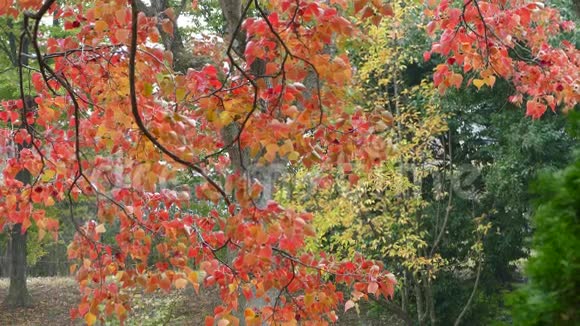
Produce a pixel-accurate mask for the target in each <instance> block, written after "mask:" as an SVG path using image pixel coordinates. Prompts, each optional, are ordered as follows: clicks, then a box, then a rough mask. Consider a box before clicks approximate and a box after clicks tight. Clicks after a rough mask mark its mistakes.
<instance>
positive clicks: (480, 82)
mask: <svg viewBox="0 0 580 326" xmlns="http://www.w3.org/2000/svg"><path fill="white" fill-rule="evenodd" d="M484 84H485V80H482V79H474V80H473V85H474V86H475V87H477V89H480V88H481V86H483V85H484Z"/></svg>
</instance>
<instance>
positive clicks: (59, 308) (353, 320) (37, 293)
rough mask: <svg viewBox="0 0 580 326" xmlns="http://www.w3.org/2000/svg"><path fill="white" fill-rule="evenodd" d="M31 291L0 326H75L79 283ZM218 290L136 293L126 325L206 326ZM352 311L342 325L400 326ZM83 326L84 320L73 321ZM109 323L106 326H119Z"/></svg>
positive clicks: (2, 289) (35, 285) (4, 289)
mask: <svg viewBox="0 0 580 326" xmlns="http://www.w3.org/2000/svg"><path fill="white" fill-rule="evenodd" d="M8 286H9V281H8V279H0V302H3V301H4V299H5V298H6V296H7V295H8ZM28 290H29V291H30V294H31V295H32V298H33V301H34V304H33V306H32V307H29V308H18V309H9V308H7V307H5V306H3V305H0V325H2V326H12V325H27V326H28V325H30V326H33V325H34V326H36V325H43V326H61V325H69V324H71V320H70V314H69V311H70V309H71V308H73V307H75V306H76V305H77V304H78V302H79V297H80V296H79V291H78V284H77V283H76V282H75V280H74V279H72V278H68V277H35V278H29V279H28ZM218 300H219V298H218V295H217V293H216V292H215V289H203V288H201V289H200V293H199V295H197V294H195V292H194V291H193V290H192V289H185V290H181V291H172V292H171V293H169V294H167V293H164V292H154V293H134V294H133V311H132V312H131V313H130V314H129V318H128V320H127V322H126V325H143V326H145V325H151V326H154V325H203V324H204V321H205V316H208V315H212V314H213V307H215V306H216V305H218V304H219V301H218ZM354 310H355V309H352V310H351V311H349V312H348V313H347V314H346V315H343V314H340V313H339V316H340V317H339V318H340V319H339V323H338V325H365V326H373V325H399V323H398V322H397V321H396V320H394V319H395V318H393V316H388V315H386V314H381V313H380V311H379V310H377V309H372V308H370V307H367V306H363V307H361V311H360V315H357V313H356V312H355V311H354ZM72 324H73V325H82V324H83V323H82V320H76V321H72ZM118 324H119V322H118V321H109V322H107V323H106V325H118Z"/></svg>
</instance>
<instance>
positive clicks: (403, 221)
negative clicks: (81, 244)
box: [0, 0, 580, 325]
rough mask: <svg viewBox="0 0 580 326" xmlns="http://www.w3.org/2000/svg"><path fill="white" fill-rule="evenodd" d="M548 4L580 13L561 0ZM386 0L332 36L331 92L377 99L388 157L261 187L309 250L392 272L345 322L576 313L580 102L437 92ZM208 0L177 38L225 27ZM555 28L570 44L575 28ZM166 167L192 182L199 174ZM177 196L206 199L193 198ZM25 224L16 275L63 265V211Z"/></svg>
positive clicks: (570, 15)
mask: <svg viewBox="0 0 580 326" xmlns="http://www.w3.org/2000/svg"><path fill="white" fill-rule="evenodd" d="M548 4H549V5H552V6H554V7H557V8H558V9H559V10H560V11H561V14H562V16H563V17H564V18H566V19H570V20H572V21H575V22H576V25H577V26H578V25H579V24H580V15H579V13H578V8H576V7H575V6H576V4H575V3H574V1H573V0H551V1H549V2H548ZM391 5H392V10H393V13H394V15H393V16H391V17H388V18H387V17H385V18H383V19H382V21H381V22H380V23H379V24H376V25H373V24H371V23H369V22H365V21H361V22H359V23H360V24H368V26H367V28H368V29H367V30H368V35H364V37H361V38H359V39H356V40H355V39H350V40H346V41H345V42H346V44H341V45H340V46H341V47H344V48H346V52H347V53H348V56H349V59H350V61H351V63H352V65H353V66H354V69H355V70H356V71H357V74H356V76H357V78H358V79H357V80H356V85H357V86H356V87H355V88H352V89H348V90H346V92H345V94H343V96H345V97H348V98H350V99H352V102H353V103H355V104H356V106H358V107H360V108H362V109H363V110H379V111H380V112H381V114H382V119H383V120H382V124H383V129H382V130H380V134H381V136H382V137H384V139H388V141H389V142H390V143H389V146H388V147H387V148H386V149H384V150H386V151H388V153H386V154H387V159H385V160H384V161H382V162H381V163H380V164H379V165H378V166H375V167H372V169H370V171H369V172H367V171H366V170H365V169H364V167H361V166H358V165H351V164H348V163H345V164H342V166H341V169H339V170H338V171H335V172H333V173H334V175H333V177H334V179H333V180H330V179H329V178H328V176H327V174H326V173H323V171H321V169H322V168H320V169H318V168H311V167H306V166H301V165H299V164H293V165H292V166H290V167H289V168H287V169H284V170H283V171H277V172H279V175H278V178H277V182H276V187H275V191H274V193H273V195H272V197H273V198H275V199H277V200H278V202H280V203H281V204H283V205H284V206H288V207H292V208H294V209H296V210H307V211H311V212H313V213H314V220H313V226H314V229H315V230H316V232H317V236H316V238H313V239H310V240H308V242H307V243H306V247H307V248H308V249H310V250H313V251H317V250H320V251H324V252H327V253H331V254H335V255H336V256H337V257H340V258H351V259H352V258H353V257H355V256H356V255H358V254H359V253H362V254H363V255H364V256H365V257H368V258H372V259H376V260H378V261H382V262H383V263H384V264H385V266H387V267H388V269H389V270H390V271H391V272H392V273H393V274H395V275H396V277H397V281H398V283H397V286H396V289H395V295H394V299H393V300H386V299H384V298H381V299H374V300H372V298H373V297H371V300H370V301H368V302H367V301H359V302H353V306H352V309H350V310H349V311H348V312H346V313H345V314H341V317H340V318H343V317H342V315H356V314H360V316H361V319H360V320H358V321H356V320H357V319H349V317H345V318H346V319H345V320H347V321H348V322H345V323H346V324H348V323H350V324H359V323H360V324H368V325H386V324H392V325H460V324H461V325H503V324H515V325H573V324H575V323H577V322H578V321H579V320H580V316H579V315H578V312H577V308H578V307H579V306H580V301H579V299H578V297H577V294H578V290H580V284H579V277H578V275H580V273H579V272H580V271H579V266H580V262H579V261H578V252H579V250H580V238H579V237H578V234H580V229H579V225H580V223H579V222H580V221H579V220H578V218H579V216H580V201H579V198H580V156H579V153H578V150H579V147H578V144H579V143H578V137H580V132H579V126H580V118H579V114H578V108H577V107H576V108H575V109H573V110H571V111H570V112H569V113H568V114H563V113H562V112H559V111H557V112H552V111H551V110H548V111H547V112H546V113H545V114H544V115H543V116H541V118H539V119H531V118H530V117H529V116H526V115H525V112H524V110H522V109H521V108H520V107H519V106H516V105H514V104H513V103H511V102H510V101H508V100H507V99H508V98H509V96H510V95H511V94H512V93H513V87H512V86H511V85H510V83H508V82H505V81H503V80H499V79H498V80H497V82H495V85H493V88H492V87H487V86H486V85H483V87H481V86H480V87H473V86H472V87H464V88H461V89H459V90H449V91H447V92H446V93H445V94H442V93H441V92H439V91H438V88H437V87H436V86H434V85H433V81H432V75H433V69H434V68H435V66H436V65H437V64H438V63H440V62H442V61H443V60H445V59H443V58H441V57H439V56H437V55H433V57H432V58H430V60H425V59H424V56H423V54H424V53H425V52H426V51H429V50H430V48H431V41H430V39H429V36H428V35H427V32H426V29H427V27H426V23H427V22H426V21H425V19H424V17H423V16H422V14H421V13H422V12H423V10H424V7H423V4H422V2H420V1H414V0H398V1H393V2H391ZM219 11H220V8H219V3H218V1H217V0H216V1H213V0H212V1H200V2H199V4H198V6H197V7H196V8H195V9H190V8H188V9H186V10H185V11H184V12H182V13H181V16H182V17H181V18H180V19H181V20H180V22H182V23H181V26H182V27H180V31H179V35H180V36H179V37H181V38H183V42H184V43H185V44H198V43H201V42H202V40H207V39H211V38H219V39H221V38H225V35H226V33H227V29H228V26H227V21H226V20H225V19H224V18H223V17H222V16H221V15H216V12H219ZM0 19H1V20H0V26H1V29H0V70H1V74H0V99H2V100H10V99H13V98H15V97H18V96H19V95H18V92H19V90H18V88H17V87H18V85H17V84H15V83H14V80H16V79H17V78H18V69H17V56H18V55H17V48H16V42H17V35H18V31H17V28H18V26H17V24H16V22H14V21H11V20H10V19H8V18H6V17H3V18H0ZM60 24H62V22H59V21H58V20H56V19H55V20H54V21H53V22H52V25H51V24H46V25H45V26H43V27H42V28H43V29H45V33H48V34H50V33H57V34H58V33H71V32H70V31H63V30H62V29H61V28H60V27H59V26H60ZM560 37H562V38H565V39H566V40H568V41H569V42H571V43H573V44H575V46H576V48H578V47H579V46H580V34H579V33H578V32H577V31H574V30H573V31H571V32H568V33H564V34H562V35H561V36H560ZM328 51H333V50H332V49H329V50H328ZM202 64H203V63H202ZM353 110H354V108H353ZM179 178H180V181H181V182H183V183H186V184H189V185H191V187H192V188H194V187H195V186H196V185H198V184H200V182H201V180H200V178H197V177H191V176H189V175H181V176H179ZM321 189H322V190H321ZM69 209H70V207H69V206H68V205H67V204H66V202H63V203H57V204H56V205H54V206H52V207H50V208H49V210H50V215H52V216H67V214H68V211H69ZM191 209H192V210H194V211H196V212H198V213H199V214H200V215H202V214H207V213H208V212H209V211H210V208H209V205H208V204H207V203H204V202H198V203H196V204H194V205H193V207H191ZM74 210H75V211H74V215H75V216H78V217H82V219H83V220H87V221H88V220H91V219H95V218H96V216H95V211H96V207H95V204H94V203H93V202H92V201H90V200H83V198H82V197H81V199H80V200H79V202H78V203H77V204H76V205H75V206H74ZM63 219H64V218H63ZM39 232H44V230H38V228H37V227H36V226H35V225H33V226H31V227H30V228H29V229H28V232H27V256H26V258H27V264H28V276H29V277H53V276H67V275H69V274H70V273H69V260H68V257H67V246H68V244H69V243H70V242H71V241H72V239H73V236H74V233H75V232H76V229H75V225H74V224H73V223H61V225H60V228H59V230H58V241H54V240H53V239H52V237H50V236H46V237H44V236H39ZM107 235H108V236H110V237H111V239H108V240H107V239H104V240H103V241H104V242H106V241H114V239H113V238H112V237H113V236H114V234H111V235H109V234H107ZM220 255H222V253H220ZM225 255H226V254H225V253H224V254H223V256H225ZM9 256H10V233H0V277H8V275H9V270H10V268H11V267H10V257H9ZM150 260H151V261H150V264H155V261H154V258H150ZM202 295H203V294H202ZM206 295H210V296H211V295H215V294H212V293H211V292H209V293H206ZM32 299H33V300H34V297H33V298H32ZM179 300H187V299H184V298H183V297H180V298H179ZM173 305H175V302H173V301H172V302H171V303H170V304H168V305H165V306H163V307H161V308H159V309H160V311H164V312H163V316H162V318H161V319H163V320H162V321H159V320H157V322H158V323H159V324H161V323H167V324H169V323H171V320H172V318H173V317H172V315H171V314H172V313H173V312H174V311H175V310H174V309H173ZM168 307H169V308H168ZM0 309H3V308H0ZM163 309H165V310H167V311H169V312H167V311H165V310H163ZM136 311H137V312H139V310H138V309H137V310H136ZM166 312H167V313H166ZM2 314H3V312H2V310H0V315H2ZM131 318H134V317H131ZM131 318H130V319H129V321H130V322H136V323H138V321H136V320H137V319H131ZM1 320H2V319H1V318H0V321H1ZM157 322H152V323H153V324H155V323H157ZM177 324H179V322H177Z"/></svg>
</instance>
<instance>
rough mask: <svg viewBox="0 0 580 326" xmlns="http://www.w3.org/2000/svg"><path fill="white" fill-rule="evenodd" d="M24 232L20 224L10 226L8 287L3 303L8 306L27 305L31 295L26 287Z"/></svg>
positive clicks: (30, 302) (30, 301) (29, 302)
mask: <svg viewBox="0 0 580 326" xmlns="http://www.w3.org/2000/svg"><path fill="white" fill-rule="evenodd" d="M27 268H28V266H27V265H26V232H24V233H22V224H15V225H14V226H12V230H11V232H10V288H9V290H8V297H7V298H6V300H5V301H4V303H5V304H6V305H7V306H9V307H27V306H30V305H31V304H32V297H31V296H30V294H29V293H28V288H27V287H26V273H27Z"/></svg>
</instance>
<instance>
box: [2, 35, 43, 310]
mask: <svg viewBox="0 0 580 326" xmlns="http://www.w3.org/2000/svg"><path fill="white" fill-rule="evenodd" d="M23 42H24V43H23V44H21V48H20V49H21V51H22V53H17V56H19V60H18V69H19V70H20V75H21V76H22V73H23V72H22V69H23V68H22V67H24V66H26V65H28V56H27V53H28V40H27V39H24V40H23ZM23 83H24V81H23V80H22V79H21V80H20V93H21V94H20V95H21V97H22V99H23V101H24V103H23V104H24V109H22V111H21V118H20V121H22V122H24V121H26V116H27V114H28V113H29V112H34V106H35V105H36V104H35V102H34V97H32V96H30V95H24V89H23V87H22V85H23ZM19 128H27V126H26V124H25V123H21V125H20V126H19ZM31 146H32V144H28V143H23V144H22V145H19V146H18V155H20V151H21V150H22V149H24V148H30V147H31ZM16 180H18V181H20V182H22V183H23V184H25V185H27V184H30V180H31V175H30V171H28V170H26V169H24V170H21V171H20V172H18V174H17V175H16ZM9 241H10V244H9V246H10V251H9V252H10V257H9V261H10V268H9V270H10V288H9V290H8V297H7V298H6V300H5V301H4V304H6V305H7V306H9V307H28V306H30V305H32V297H31V296H30V294H29V293H28V288H27V287H26V276H27V269H28V266H27V264H26V231H24V232H22V224H21V223H18V224H14V225H13V226H12V229H11V231H10V240H9Z"/></svg>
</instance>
